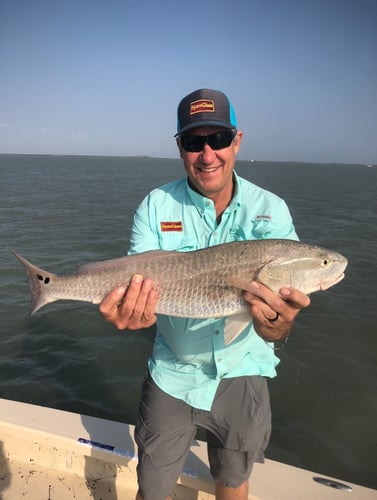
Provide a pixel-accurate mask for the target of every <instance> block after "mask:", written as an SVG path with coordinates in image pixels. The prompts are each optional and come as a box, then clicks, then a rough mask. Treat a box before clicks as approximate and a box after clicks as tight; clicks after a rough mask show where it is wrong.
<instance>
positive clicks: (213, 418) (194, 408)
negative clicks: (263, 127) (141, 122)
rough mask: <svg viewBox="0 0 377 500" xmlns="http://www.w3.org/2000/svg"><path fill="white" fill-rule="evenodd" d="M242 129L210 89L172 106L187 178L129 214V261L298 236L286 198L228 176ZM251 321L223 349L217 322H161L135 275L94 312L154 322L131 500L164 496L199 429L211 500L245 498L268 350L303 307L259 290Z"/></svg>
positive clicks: (293, 296) (291, 297) (264, 428)
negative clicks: (203, 434)
mask: <svg viewBox="0 0 377 500" xmlns="http://www.w3.org/2000/svg"><path fill="white" fill-rule="evenodd" d="M242 135H243V134H242V132H241V131H239V130H237V123H236V117H235V113H234V110H233V107H232V105H231V103H230V101H229V99H228V98H227V97H226V96H225V95H224V94H223V93H222V92H219V91H216V90H211V89H200V90H196V91H194V92H192V93H191V94H189V95H188V96H186V97H185V98H184V99H182V101H181V102H180V104H179V106H178V130H177V134H176V137H177V139H176V141H177V145H178V149H179V152H180V156H181V158H182V160H183V164H184V168H185V171H186V174H187V179H186V178H185V179H181V180H178V181H174V182H171V183H169V184H167V185H165V186H162V187H160V188H158V189H155V190H154V191H152V192H151V193H150V194H149V195H148V196H147V197H146V198H145V199H144V200H143V202H142V203H141V204H140V206H139V207H138V209H137V210H136V212H135V216H134V221H133V227H132V235H131V249H130V253H139V252H143V251H147V250H153V249H162V250H177V251H191V250H197V249H200V248H204V247H208V246H212V245H215V244H219V243H225V242H229V241H234V240H250V239H262V238H289V239H297V235H296V233H295V229H294V226H293V224H292V220H291V216H290V213H289V211H288V208H287V206H286V204H285V202H284V201H283V200H281V199H280V198H278V197H277V196H275V195H273V194H272V193H269V192H267V191H265V190H263V189H261V188H259V187H257V186H255V185H254V184H252V183H250V182H248V181H246V180H244V179H242V178H240V177H238V176H237V174H236V173H235V171H234V166H235V161H236V155H237V153H238V151H239V149H240V145H241V140H242ZM244 297H245V300H246V301H247V302H248V303H249V304H250V315H251V318H252V322H251V323H250V324H249V325H248V326H247V327H246V328H245V330H244V331H243V332H242V333H241V335H240V336H239V337H238V338H237V339H236V340H235V341H234V342H232V343H230V344H229V345H227V346H226V345H225V344H224V336H223V330H224V319H223V318H220V319H205V320H203V319H200V320H199V319H185V318H175V317H169V316H162V315H159V316H158V317H156V314H155V309H156V304H157V301H158V296H157V292H156V291H155V290H154V288H153V282H152V281H151V280H150V279H148V277H147V276H146V277H143V276H140V275H135V276H134V277H133V279H132V282H131V284H130V286H129V287H128V289H127V290H125V288H123V287H120V288H118V289H116V290H114V291H112V292H111V293H110V294H109V295H108V296H107V297H105V299H104V300H103V301H102V303H101V304H100V311H101V313H102V314H103V316H104V318H105V319H106V320H107V321H110V322H112V323H114V324H115V325H116V327H117V328H119V329H124V328H128V329H139V328H145V327H148V326H151V325H152V324H153V323H155V322H156V321H157V332H156V338H155V343H154V349H153V354H152V356H151V358H150V359H149V361H148V369H149V373H148V376H147V378H146V380H145V382H144V385H143V393H142V401H141V405H140V408H139V416H138V421H137V425H136V431H135V438H136V442H137V444H138V447H139V463H138V482H139V492H138V495H137V499H138V500H140V499H144V500H163V499H165V498H168V497H169V495H170V494H171V491H172V489H173V486H174V484H175V482H176V480H177V477H178V475H179V474H180V472H181V470H182V467H183V465H184V462H185V458H186V456H187V453H188V451H189V448H190V445H191V442H192V439H193V438H194V436H195V432H196V429H197V427H201V428H204V429H205V430H206V431H207V442H208V457H209V463H210V468H211V473H212V475H213V477H214V479H215V483H216V498H217V499H218V500H220V499H221V500H227V499H229V500H230V499H231V500H235V499H238V498H239V499H246V498H247V496H248V478H249V476H250V473H251V470H252V466H253V463H254V462H256V461H257V462H262V461H263V452H264V450H265V448H266V446H267V444H268V440H269V437H270V425H271V423H270V421H271V415H270V404H269V394H268V388H267V383H266V377H274V376H275V375H276V371H275V367H276V365H277V363H278V360H277V358H276V357H275V354H274V344H272V342H275V341H278V342H284V341H285V340H286V338H287V336H288V334H289V331H290V329H291V328H292V325H293V322H294V318H295V316H296V315H297V313H298V312H299V311H300V309H302V308H304V307H307V306H308V305H309V302H310V301H309V298H308V297H307V296H306V295H304V294H303V293H301V292H299V291H298V290H294V289H291V288H283V289H281V290H280V294H279V295H276V294H274V293H273V292H272V291H271V290H269V289H268V288H267V287H265V286H263V285H262V284H261V283H251V284H250V288H249V290H248V291H247V292H245V293H244Z"/></svg>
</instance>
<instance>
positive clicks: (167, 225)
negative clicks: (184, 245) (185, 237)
mask: <svg viewBox="0 0 377 500" xmlns="http://www.w3.org/2000/svg"><path fill="white" fill-rule="evenodd" d="M160 226H161V231H179V232H180V231H182V230H183V227H182V222H181V221H177V222H160Z"/></svg>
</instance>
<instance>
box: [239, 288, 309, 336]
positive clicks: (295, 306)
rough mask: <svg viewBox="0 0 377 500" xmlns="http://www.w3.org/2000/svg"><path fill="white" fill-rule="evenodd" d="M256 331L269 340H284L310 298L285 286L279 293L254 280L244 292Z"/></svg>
mask: <svg viewBox="0 0 377 500" xmlns="http://www.w3.org/2000/svg"><path fill="white" fill-rule="evenodd" d="M244 298H245V300H246V302H248V303H249V304H250V312H251V315H252V317H253V324H254V328H255V330H256V332H257V333H258V334H259V335H260V336H261V337H262V338H263V339H264V340H266V341H267V342H275V341H277V340H284V339H285V338H286V337H287V336H288V334H289V332H290V330H291V328H292V326H293V324H294V321H295V318H296V316H297V314H298V313H299V312H300V310H301V309H304V308H305V307H308V306H309V304H310V299H309V297H308V296H307V295H305V294H304V293H303V292H300V291H299V290H295V289H294V288H289V287H283V288H281V289H280V290H279V295H277V294H276V293H274V292H273V291H272V290H270V289H269V288H268V287H266V286H265V285H263V284H262V283H259V282H256V281H253V282H251V283H250V287H249V286H248V290H247V291H245V293H244Z"/></svg>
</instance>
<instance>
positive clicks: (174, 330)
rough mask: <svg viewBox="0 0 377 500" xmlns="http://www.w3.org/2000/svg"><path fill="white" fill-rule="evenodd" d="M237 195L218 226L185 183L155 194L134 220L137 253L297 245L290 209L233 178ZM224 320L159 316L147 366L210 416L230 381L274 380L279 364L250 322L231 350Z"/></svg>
mask: <svg viewBox="0 0 377 500" xmlns="http://www.w3.org/2000/svg"><path fill="white" fill-rule="evenodd" d="M234 182H235V190H234V196H233V199H232V201H231V203H230V205H229V206H228V207H227V209H226V210H225V212H224V213H223V215H222V218H221V222H220V223H219V224H218V223H217V221H216V210H215V206H214V203H213V202H212V200H210V199H208V198H206V197H204V196H202V195H200V194H199V193H197V192H196V191H194V190H193V189H191V187H190V186H189V184H188V181H187V179H180V180H177V181H174V182H171V183H169V184H166V185H164V186H161V187H159V188H157V189H155V190H153V191H152V192H151V193H150V194H149V195H148V196H147V197H146V198H145V199H144V200H143V201H142V203H141V204H140V206H139V207H138V208H137V210H136V212H135V214H134V221H133V226H132V233H131V246H130V251H129V253H130V254H134V253H139V252H145V251H147V250H156V249H161V250H176V251H181V252H188V251H192V250H199V249H201V248H205V247H209V246H212V245H217V244H220V243H227V242H230V241H240V240H258V239H265V238H288V239H294V240H297V239H298V238H297V235H296V232H295V228H294V226H293V223H292V218H291V215H290V213H289V210H288V207H287V205H286V203H285V202H284V201H283V200H282V199H281V198H279V197H278V196H276V195H274V194H272V193H270V192H268V191H266V190H264V189H262V188H260V187H258V186H256V185H254V184H252V183H251V182H249V181H247V180H245V179H243V178H241V177H239V176H238V175H237V174H236V173H234ZM224 324H225V319H224V318H209V319H192V318H177V317H173V316H165V315H158V319H157V331H156V337H155V341H154V347H153V352H152V355H151V357H150V359H149V360H148V367H149V371H150V374H151V376H152V378H153V380H154V381H155V383H156V384H157V385H158V386H159V387H160V388H161V389H162V390H163V391H165V392H167V393H168V394H170V395H171V396H173V397H176V398H179V399H182V400H183V401H185V402H186V403H188V404H189V405H190V406H193V407H195V408H199V409H203V410H210V409H211V405H212V402H213V399H214V397H215V394H216V390H217V388H218V385H219V383H220V381H221V380H222V379H223V378H230V377H239V376H245V375H261V376H264V377H274V376H275V375H276V365H277V364H278V362H279V360H278V358H277V357H276V356H275V354H274V350H273V344H271V343H267V342H265V341H264V340H263V339H262V338H261V337H260V336H259V335H258V334H257V333H256V332H255V330H254V328H253V325H252V323H250V324H249V325H248V326H247V327H246V328H245V329H244V330H243V332H242V333H241V335H240V336H239V337H237V338H236V340H234V341H233V342H231V343H230V344H229V345H225V344H224Z"/></svg>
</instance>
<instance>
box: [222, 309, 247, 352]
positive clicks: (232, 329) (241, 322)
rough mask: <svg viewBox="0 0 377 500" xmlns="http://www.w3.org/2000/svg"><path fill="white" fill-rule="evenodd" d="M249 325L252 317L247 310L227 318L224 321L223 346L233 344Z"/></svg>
mask: <svg viewBox="0 0 377 500" xmlns="http://www.w3.org/2000/svg"><path fill="white" fill-rule="evenodd" d="M250 323H252V317H251V315H250V312H249V311H248V310H245V311H241V312H239V313H237V314H233V316H228V317H227V318H226V319H225V327H224V343H225V345H228V344H230V343H231V342H233V340H235V339H236V338H237V337H238V336H239V335H240V334H241V333H242V332H243V331H244V329H245V328H246V327H247V325H249V324H250Z"/></svg>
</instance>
